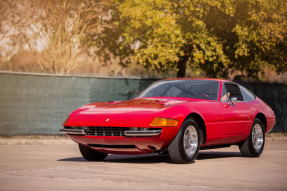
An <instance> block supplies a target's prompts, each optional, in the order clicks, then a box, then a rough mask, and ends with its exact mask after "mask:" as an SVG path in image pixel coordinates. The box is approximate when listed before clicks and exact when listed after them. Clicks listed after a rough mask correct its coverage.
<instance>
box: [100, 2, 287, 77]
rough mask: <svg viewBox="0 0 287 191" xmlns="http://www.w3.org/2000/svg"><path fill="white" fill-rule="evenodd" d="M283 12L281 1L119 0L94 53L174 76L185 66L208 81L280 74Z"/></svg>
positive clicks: (180, 74)
mask: <svg viewBox="0 0 287 191" xmlns="http://www.w3.org/2000/svg"><path fill="white" fill-rule="evenodd" d="M286 10H287V8H286V2H285V0H239V1H238V0H181V1H179V0H141V1H137V0H118V1H116V2H115V4H114V9H113V17H112V20H111V21H112V22H113V23H114V25H115V27H114V28H107V29H106V30H105V32H103V33H102V34H103V36H102V38H98V41H99V43H98V45H102V46H101V48H99V49H97V50H98V53H103V52H106V50H109V51H111V52H112V53H113V54H114V55H116V56H119V57H120V58H121V60H122V64H128V63H130V62H131V61H132V60H133V61H136V62H137V63H139V64H142V65H144V66H146V67H149V68H151V69H154V70H158V71H166V70H169V69H176V70H177V71H178V72H177V77H184V76H185V70H186V67H187V64H188V63H189V64H190V66H192V67H193V68H199V69H201V70H202V71H204V72H205V73H206V74H207V75H208V76H210V77H227V75H228V73H229V72H231V71H233V70H239V71H241V72H242V73H243V74H246V75H247V76H255V77H256V75H257V74H258V72H261V71H263V68H264V67H273V68H274V69H275V70H276V71H277V72H283V71H286V65H287V62H286V50H287V46H286V34H287V32H286V29H287V25H286V23H287V22H286V20H287V19H286V18H287V16H286ZM107 58H108V57H107Z"/></svg>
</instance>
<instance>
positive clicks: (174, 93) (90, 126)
mask: <svg viewBox="0 0 287 191" xmlns="http://www.w3.org/2000/svg"><path fill="white" fill-rule="evenodd" d="M274 124H275V115H274V112H273V111H272V109H271V108H270V107H269V106H268V105H266V104H265V103H264V102H263V101H262V100H260V99H259V98H258V97H256V96H255V95H254V94H253V93H251V92H250V91H248V90H247V89H245V88H244V87H242V86H240V85H238V84H236V83H233V82H230V81H227V80H219V79H186V78H185V79H168V80H160V81H157V82H155V83H153V84H152V85H150V86H149V87H148V88H146V89H145V90H144V91H142V92H141V93H140V94H139V95H138V96H137V97H136V98H134V99H132V100H128V101H114V102H98V103H91V104H88V105H85V106H82V107H80V108H79V109H77V110H75V111H74V112H72V113H71V114H70V116H69V117H68V119H67V120H66V121H65V122H64V124H63V125H64V128H63V129H61V130H60V131H61V132H62V133H66V134H67V135H68V136H69V137H70V138H71V139H72V140H74V141H75V142H77V143H79V148H80V151H81V153H82V155H83V157H84V158H85V159H86V160H91V161H97V160H104V159H105V158H106V157H107V155H108V154H110V153H111V154H144V153H151V152H161V153H168V154H169V156H170V158H171V160H172V161H173V162H174V163H190V162H192V161H194V160H195V158H196V157H197V155H198V151H199V149H208V148H217V147H227V146H230V145H238V146H239V149H240V152H241V154H242V156H247V157H258V156H260V154H261V153H262V151H263V148H264V143H265V134H267V133H268V132H270V131H271V129H272V128H273V126H274Z"/></svg>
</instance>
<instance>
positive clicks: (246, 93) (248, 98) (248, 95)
mask: <svg viewBox="0 0 287 191" xmlns="http://www.w3.org/2000/svg"><path fill="white" fill-rule="evenodd" d="M239 87H240V90H241V92H242V95H243V97H244V101H245V102H251V101H254V100H255V96H254V95H253V94H252V93H251V92H250V91H249V90H247V89H246V88H244V87H242V86H239Z"/></svg>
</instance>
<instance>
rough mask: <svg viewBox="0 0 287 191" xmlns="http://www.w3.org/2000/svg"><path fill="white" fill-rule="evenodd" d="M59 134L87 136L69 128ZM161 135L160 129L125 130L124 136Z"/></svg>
mask: <svg viewBox="0 0 287 191" xmlns="http://www.w3.org/2000/svg"><path fill="white" fill-rule="evenodd" d="M60 132H61V133H65V134H67V135H88V132H87V131H86V130H85V129H71V128H63V129H60ZM160 134H161V129H156V130H153V129H152V130H125V131H124V135H125V136H127V137H150V136H157V135H160Z"/></svg>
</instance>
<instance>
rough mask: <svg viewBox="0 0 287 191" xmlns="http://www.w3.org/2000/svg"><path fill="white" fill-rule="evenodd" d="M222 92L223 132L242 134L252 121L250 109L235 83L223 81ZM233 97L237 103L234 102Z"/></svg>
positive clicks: (228, 134) (224, 133)
mask: <svg viewBox="0 0 287 191" xmlns="http://www.w3.org/2000/svg"><path fill="white" fill-rule="evenodd" d="M222 88H223V89H222V94H221V107H222V133H223V135H224V136H232V135H240V134H243V133H244V132H246V131H247V130H248V128H249V125H250V122H251V114H250V109H249V106H248V104H247V103H245V102H244V98H243V96H242V93H241V91H240V88H239V86H238V85H237V84H235V83H223V85H222ZM232 98H233V99H234V98H236V99H237V101H238V102H237V103H232V102H231V100H232Z"/></svg>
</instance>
